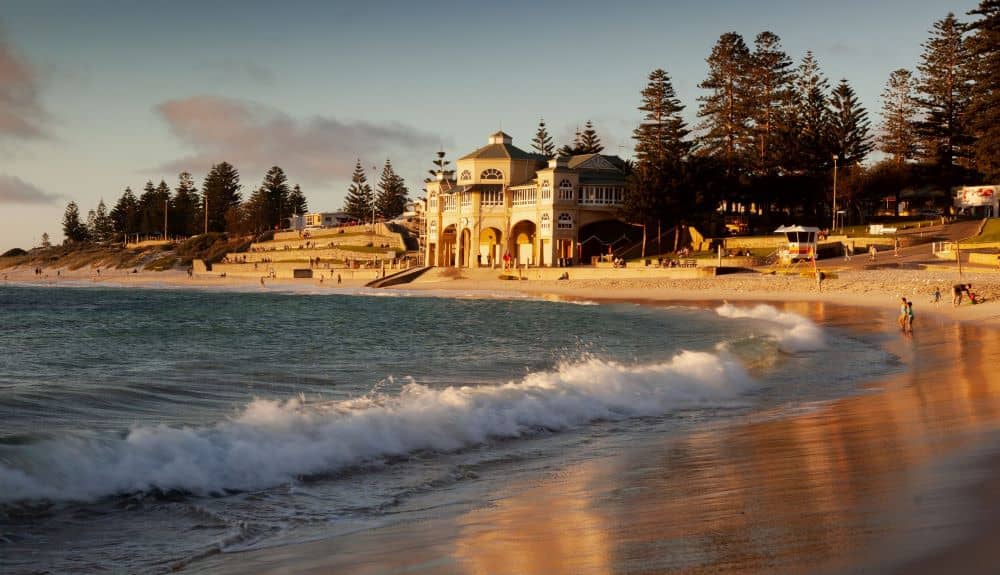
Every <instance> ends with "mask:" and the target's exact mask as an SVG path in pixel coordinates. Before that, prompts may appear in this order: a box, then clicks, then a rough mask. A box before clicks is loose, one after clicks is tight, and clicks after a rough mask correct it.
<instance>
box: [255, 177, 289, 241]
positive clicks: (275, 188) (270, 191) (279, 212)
mask: <svg viewBox="0 0 1000 575" xmlns="http://www.w3.org/2000/svg"><path fill="white" fill-rule="evenodd" d="M261 189H262V190H263V193H264V214H263V216H264V227H265V228H266V229H276V228H278V227H279V226H282V222H283V221H284V219H285V218H286V217H288V214H289V213H290V212H289V210H288V208H289V206H288V194H289V192H290V191H289V189H288V177H287V176H285V172H284V170H282V169H281V168H280V167H278V166H274V167H273V168H271V169H270V170H268V171H267V174H265V175H264V182H263V183H262V184H261Z"/></svg>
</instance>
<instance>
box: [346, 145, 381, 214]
mask: <svg viewBox="0 0 1000 575" xmlns="http://www.w3.org/2000/svg"><path fill="white" fill-rule="evenodd" d="M373 203H374V195H373V194H372V188H371V186H369V185H368V178H367V177H365V169H364V168H362V167H361V160H358V161H357V163H356V164H355V165H354V173H353V174H352V175H351V186H350V187H349V188H347V197H346V198H344V212H345V213H346V214H347V215H348V216H350V217H351V219H353V220H357V221H359V222H363V221H365V220H367V219H368V218H370V217H372V205H373Z"/></svg>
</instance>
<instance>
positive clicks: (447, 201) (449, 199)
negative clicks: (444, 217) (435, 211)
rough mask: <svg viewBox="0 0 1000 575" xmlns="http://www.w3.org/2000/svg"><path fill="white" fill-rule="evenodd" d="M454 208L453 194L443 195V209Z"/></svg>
mask: <svg viewBox="0 0 1000 575" xmlns="http://www.w3.org/2000/svg"><path fill="white" fill-rule="evenodd" d="M454 209H455V195H454V194H450V195H447V196H445V197H444V211H446V212H450V211H452V210H454Z"/></svg>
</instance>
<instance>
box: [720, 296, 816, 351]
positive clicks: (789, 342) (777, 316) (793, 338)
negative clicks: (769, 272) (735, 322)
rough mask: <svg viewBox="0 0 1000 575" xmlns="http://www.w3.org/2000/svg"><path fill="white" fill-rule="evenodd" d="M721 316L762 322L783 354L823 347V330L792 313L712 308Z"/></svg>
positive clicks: (765, 307)
mask: <svg viewBox="0 0 1000 575" xmlns="http://www.w3.org/2000/svg"><path fill="white" fill-rule="evenodd" d="M715 312H716V313H717V314H719V315H720V316H722V317H727V318H733V319H756V320H761V321H762V322H763V324H764V325H765V326H767V327H766V328H765V329H766V330H767V332H768V335H770V336H771V337H773V338H774V339H775V340H776V341H777V342H778V348H779V349H781V351H784V352H786V353H796V352H802V351H815V350H818V349H823V348H824V347H826V342H825V340H824V337H823V331H822V330H821V329H820V328H819V326H817V325H816V324H815V323H813V322H811V321H810V320H808V319H807V318H804V317H802V316H800V315H796V314H794V313H788V312H783V311H779V310H778V309H776V308H775V307H773V306H770V305H766V304H760V305H756V306H753V307H748V308H745V307H738V306H734V305H733V304H730V303H725V304H723V305H721V306H719V307H717V308H716V309H715Z"/></svg>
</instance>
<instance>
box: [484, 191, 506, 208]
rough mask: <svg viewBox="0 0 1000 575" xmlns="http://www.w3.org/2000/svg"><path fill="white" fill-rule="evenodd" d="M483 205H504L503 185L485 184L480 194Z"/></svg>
mask: <svg viewBox="0 0 1000 575" xmlns="http://www.w3.org/2000/svg"><path fill="white" fill-rule="evenodd" d="M479 205H481V206H502V205H503V186H483V191H482V194H481V195H480V196H479Z"/></svg>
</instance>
